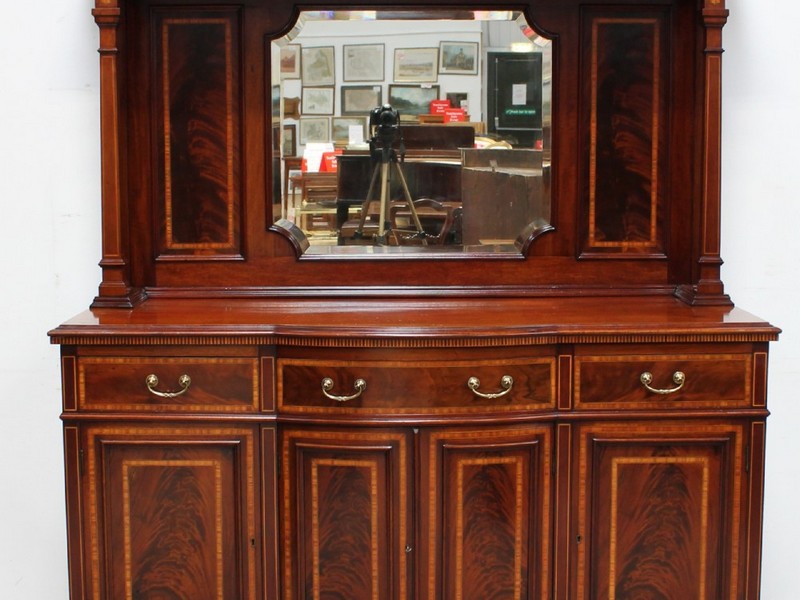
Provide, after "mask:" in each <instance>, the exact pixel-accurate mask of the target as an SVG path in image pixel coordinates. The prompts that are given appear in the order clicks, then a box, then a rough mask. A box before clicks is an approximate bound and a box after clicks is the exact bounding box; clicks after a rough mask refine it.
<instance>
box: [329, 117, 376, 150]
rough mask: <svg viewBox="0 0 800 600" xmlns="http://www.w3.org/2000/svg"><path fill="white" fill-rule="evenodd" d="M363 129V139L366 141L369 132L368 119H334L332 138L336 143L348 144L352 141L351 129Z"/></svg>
mask: <svg viewBox="0 0 800 600" xmlns="http://www.w3.org/2000/svg"><path fill="white" fill-rule="evenodd" d="M351 127H360V128H361V139H362V140H365V139H367V138H366V132H367V118H366V117H333V127H332V131H331V137H332V138H333V141H334V143H338V144H347V143H348V142H349V141H350V128H351Z"/></svg>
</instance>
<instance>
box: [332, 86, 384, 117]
mask: <svg viewBox="0 0 800 600" xmlns="http://www.w3.org/2000/svg"><path fill="white" fill-rule="evenodd" d="M341 93H342V104H341V113H342V116H357V115H361V116H364V115H368V114H369V113H370V111H371V110H372V109H373V108H375V107H377V106H381V105H382V104H383V87H382V86H380V85H343V86H342V87H341Z"/></svg>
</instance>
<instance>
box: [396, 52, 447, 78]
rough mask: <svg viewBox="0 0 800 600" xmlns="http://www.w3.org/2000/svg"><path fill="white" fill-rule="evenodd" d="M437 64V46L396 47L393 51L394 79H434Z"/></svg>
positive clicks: (436, 76)
mask: <svg viewBox="0 0 800 600" xmlns="http://www.w3.org/2000/svg"><path fill="white" fill-rule="evenodd" d="M438 66H439V49H438V48H396V49H395V51H394V80H395V81H403V82H420V83H425V82H430V81H436V79H437V78H438Z"/></svg>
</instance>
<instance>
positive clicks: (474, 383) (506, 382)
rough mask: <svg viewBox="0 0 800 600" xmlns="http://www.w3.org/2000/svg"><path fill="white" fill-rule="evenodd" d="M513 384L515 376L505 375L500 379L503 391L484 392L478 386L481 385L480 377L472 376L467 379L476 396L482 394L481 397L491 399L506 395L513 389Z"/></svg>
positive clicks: (468, 385)
mask: <svg viewBox="0 0 800 600" xmlns="http://www.w3.org/2000/svg"><path fill="white" fill-rule="evenodd" d="M513 385H514V378H513V377H511V375H503V377H502V378H501V379H500V387H501V388H503V391H502V392H489V393H483V392H479V391H478V388H479V387H481V380H480V379H478V378H477V377H470V378H469V379H468V380H467V387H468V388H469V389H471V390H472V393H473V394H475V395H476V396H480V397H481V398H487V399H489V400H493V399H495V398H500V397H502V396H505V395H506V394H507V393H509V392H510V391H511V388H512V387H513Z"/></svg>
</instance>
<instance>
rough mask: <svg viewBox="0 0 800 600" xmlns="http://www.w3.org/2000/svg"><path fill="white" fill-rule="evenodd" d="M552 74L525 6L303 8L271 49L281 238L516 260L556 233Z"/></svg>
mask: <svg viewBox="0 0 800 600" xmlns="http://www.w3.org/2000/svg"><path fill="white" fill-rule="evenodd" d="M551 80H552V72H551V42H550V40H548V39H546V38H544V37H542V36H540V35H539V34H537V33H536V32H535V31H534V30H533V28H532V27H531V26H530V25H529V24H528V23H527V21H526V20H525V18H524V16H523V15H522V14H521V13H519V12H512V11H456V12H453V11H442V10H434V9H432V10H430V11H425V12H424V13H421V12H419V11H416V12H407V11H304V12H302V13H301V14H300V17H299V19H298V21H297V23H296V25H295V27H294V28H293V29H292V30H291V31H290V32H289V33H288V34H287V35H286V36H284V37H283V38H280V39H277V40H273V41H272V82H271V83H272V122H273V132H272V133H273V144H272V148H273V158H274V160H273V170H274V173H275V174H276V177H275V181H274V183H275V185H274V189H273V198H274V199H275V204H274V205H273V216H274V219H275V221H276V226H277V228H278V229H282V230H285V231H290V232H291V235H292V236H293V238H295V239H300V240H301V241H302V247H303V249H304V253H305V254H306V255H309V256H315V255H328V254H330V255H338V256H349V255H354V256H358V255H389V256H404V255H410V256H419V255H420V254H439V253H451V254H455V255H459V256H461V255H464V254H468V255H473V254H476V255H482V254H486V253H491V254H504V253H508V254H511V255H516V256H519V255H520V253H521V252H524V251H525V250H526V249H527V244H529V243H530V242H531V241H532V240H533V238H534V237H535V236H536V235H537V234H538V233H541V232H543V231H546V230H549V229H550V226H549V220H550V185H549V179H550V177H549V174H550V146H551V139H550V137H551V135H550V131H551V115H550V97H551ZM278 175H280V177H278Z"/></svg>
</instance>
